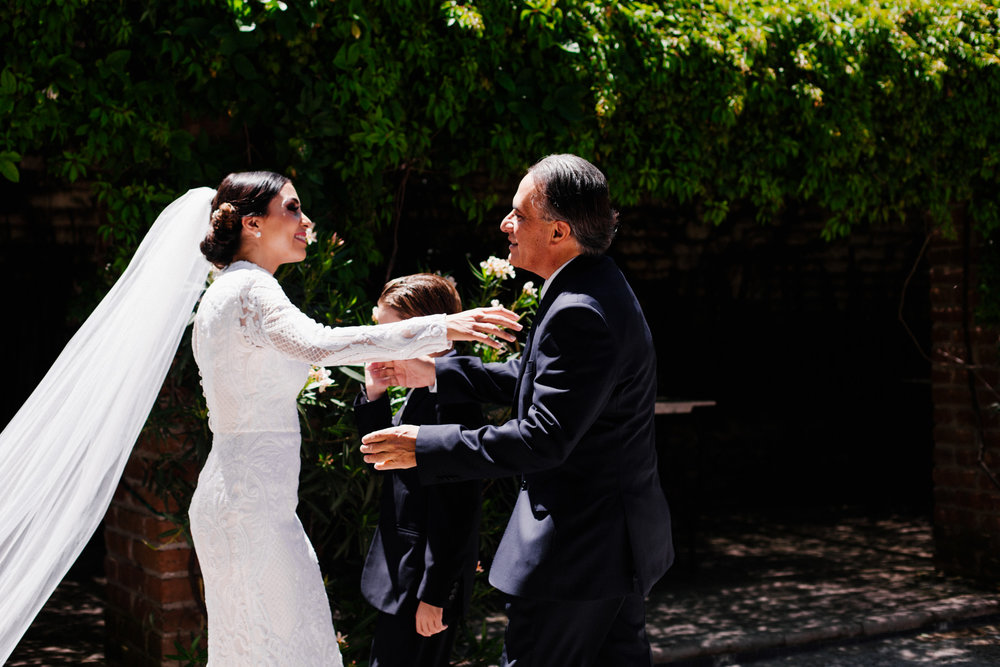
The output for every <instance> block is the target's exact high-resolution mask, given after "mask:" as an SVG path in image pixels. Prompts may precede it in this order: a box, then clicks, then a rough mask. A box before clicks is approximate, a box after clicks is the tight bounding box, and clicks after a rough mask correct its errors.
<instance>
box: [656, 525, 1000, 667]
mask: <svg viewBox="0 0 1000 667" xmlns="http://www.w3.org/2000/svg"><path fill="white" fill-rule="evenodd" d="M694 544H695V545H696V549H695V550H694V553H693V563H692V562H691V561H692V558H691V556H692V554H689V553H686V552H684V551H682V554H681V555H682V556H684V557H686V559H687V561H688V566H687V567H685V566H684V563H683V561H682V564H681V567H680V568H679V569H678V571H677V572H675V573H673V574H671V575H668V577H667V578H666V579H665V580H664V581H663V582H662V583H661V584H660V585H659V586H658V587H657V588H656V589H655V590H654V592H653V595H652V596H651V598H650V601H649V606H648V619H647V627H648V630H649V633H650V637H651V641H652V643H653V646H654V652H655V655H656V658H657V660H658V664H662V665H684V664H691V665H696V664H699V665H700V664H706V665H740V664H754V665H804V666H805V665H824V666H827V665H873V666H874V665H880V666H881V665H920V664H934V665H945V664H947V665H969V666H972V665H1000V633H998V632H997V628H998V625H997V623H998V622H1000V597H998V595H997V589H996V587H994V588H993V589H992V590H989V589H983V588H979V587H976V586H973V585H972V584H970V583H969V582H965V581H960V580H957V579H954V578H948V577H943V576H941V575H939V574H937V573H935V571H934V569H933V565H932V561H931V555H932V547H933V545H932V539H931V530H930V525H929V523H928V522H927V521H926V520H925V519H919V518H912V517H898V516H895V517H882V518H869V517H863V516H855V517H849V518H843V517H841V518H838V519H837V520H831V521H817V520H815V519H811V520H809V521H802V520H800V519H788V520H784V521H783V520H776V519H774V518H773V517H771V518H764V517H761V516H729V517H726V518H724V519H719V518H717V519H715V520H704V521H702V523H701V525H699V527H698V532H697V539H696V540H695V541H694ZM692 565H693V566H694V567H692Z"/></svg>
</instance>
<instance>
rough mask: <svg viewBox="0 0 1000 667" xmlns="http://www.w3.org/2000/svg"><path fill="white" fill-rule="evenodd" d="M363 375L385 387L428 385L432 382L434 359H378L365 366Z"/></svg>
mask: <svg viewBox="0 0 1000 667" xmlns="http://www.w3.org/2000/svg"><path fill="white" fill-rule="evenodd" d="M365 374H366V375H365V377H366V378H367V377H368V376H369V375H370V376H371V378H372V379H373V380H374V381H375V382H377V383H379V384H382V385H384V386H387V387H410V388H413V387H430V386H431V385H432V384H434V380H435V376H434V359H433V358H432V357H418V358H416V359H406V360H405V361H379V362H376V363H371V364H368V365H367V366H365Z"/></svg>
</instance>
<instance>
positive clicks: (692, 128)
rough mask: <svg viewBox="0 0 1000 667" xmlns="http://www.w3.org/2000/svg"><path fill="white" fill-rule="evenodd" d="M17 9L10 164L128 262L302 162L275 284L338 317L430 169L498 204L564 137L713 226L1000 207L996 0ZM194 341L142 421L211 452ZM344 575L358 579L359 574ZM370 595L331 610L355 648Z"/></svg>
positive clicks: (0, 108) (359, 314)
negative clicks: (302, 215) (197, 194)
mask: <svg viewBox="0 0 1000 667" xmlns="http://www.w3.org/2000/svg"><path fill="white" fill-rule="evenodd" d="M2 14H3V16H2V18H3V20H0V49H2V51H3V62H2V66H0V137H2V143H0V177H3V178H5V179H7V180H8V181H13V182H17V181H18V180H19V179H20V178H21V176H22V174H23V173H24V172H25V170H27V169H29V168H30V169H35V167H33V166H30V165H34V164H40V165H42V169H43V170H44V175H45V178H47V179H49V180H50V181H51V182H54V183H56V184H59V183H66V184H69V183H74V182H78V181H80V182H85V183H87V184H89V185H90V187H91V188H92V189H93V192H94V194H95V196H96V200H97V201H98V202H99V205H100V206H101V209H102V214H103V222H102V226H101V234H102V237H103V238H104V239H105V240H106V241H107V244H108V247H109V248H113V249H114V250H112V251H110V252H114V253H117V254H115V255H113V256H112V257H111V258H110V259H111V260H113V265H114V267H115V268H117V269H118V270H119V271H120V270H121V269H122V268H123V267H124V264H125V262H126V261H127V258H128V257H129V256H130V255H131V253H132V250H133V249H134V248H135V246H136V245H137V243H138V240H139V238H140V237H141V236H142V234H143V233H144V232H145V230H146V229H147V227H148V225H149V224H150V223H151V221H152V220H153V219H154V218H155V216H156V214H157V213H158V212H159V210H160V209H161V208H162V207H163V206H164V204H165V203H166V202H168V201H170V200H172V199H173V198H174V197H175V196H176V195H177V194H179V193H181V192H183V191H184V190H185V189H187V188H190V187H195V186H201V185H214V184H216V183H218V182H219V181H221V179H222V177H223V176H224V175H225V174H226V173H228V172H230V171H238V170H244V169H255V168H263V169H271V170H275V171H280V172H282V173H285V174H287V175H289V176H291V177H292V178H293V179H294V180H295V183H296V187H297V189H298V191H299V194H300V196H301V197H302V199H303V201H304V203H305V204H306V205H307V210H308V211H309V213H310V216H311V217H312V218H313V219H314V220H316V222H317V223H318V229H319V233H320V244H321V246H320V247H324V248H326V251H324V252H325V254H323V253H319V254H315V255H311V257H310V260H308V261H307V262H306V264H305V265H302V266H296V267H287V268H286V269H284V270H283V272H282V274H281V275H280V279H281V280H282V282H283V284H284V285H285V287H286V290H288V291H289V293H290V295H291V296H292V298H293V300H294V301H295V302H296V303H298V304H300V305H302V307H303V308H304V309H306V310H307V311H308V312H310V313H311V314H313V315H314V316H315V317H317V318H318V319H321V320H323V321H325V322H327V323H330V324H338V323H350V324H355V323H358V322H363V321H366V320H367V313H368V312H369V306H370V302H371V299H372V298H373V296H374V295H371V294H365V293H363V291H362V290H361V287H360V286H361V285H363V281H362V279H364V278H365V277H366V276H368V275H369V272H370V271H371V269H372V267H374V266H381V265H384V263H385V262H386V258H385V257H383V256H382V255H381V254H380V253H379V250H378V248H379V247H381V244H380V243H378V241H379V239H380V238H381V237H382V236H383V235H384V234H385V233H386V231H387V229H388V228H389V226H390V225H391V224H392V223H393V222H394V221H396V220H397V219H398V217H399V215H400V212H401V211H402V210H403V209H404V208H405V206H406V199H405V194H406V187H407V184H408V183H410V182H412V181H411V179H412V178H414V177H419V178H421V179H427V180H429V181H433V182H434V183H437V184H440V185H442V186H444V187H445V188H447V189H449V190H450V191H451V193H452V196H453V200H452V202H451V205H452V206H453V207H454V208H455V209H456V210H457V211H461V212H462V213H464V214H467V215H468V216H469V217H470V218H472V219H473V220H481V219H482V218H483V217H484V215H485V214H486V213H487V212H489V211H491V210H494V209H495V207H496V206H497V205H499V204H500V203H501V202H504V201H507V200H508V199H509V197H510V195H511V192H509V191H507V190H509V189H510V188H509V184H510V183H512V182H515V179H516V178H517V177H519V176H520V175H521V174H522V173H523V171H524V169H525V168H526V167H527V166H528V165H529V164H531V163H532V162H533V161H535V160H536V159H538V158H539V157H541V156H543V155H545V154H548V153H553V152H574V153H578V154H580V155H583V156H585V157H587V158H589V159H591V160H592V161H594V162H595V163H596V164H597V165H599V166H600V167H601V168H602V169H604V170H605V171H606V172H607V174H608V176H609V180H610V183H611V186H612V188H613V192H612V195H613V199H614V200H615V201H616V203H617V204H618V205H619V206H622V207H625V206H630V205H634V204H636V203H639V202H658V203H663V204H665V205H668V206H675V205H684V206H688V207H690V208H692V209H694V210H697V211H698V212H699V213H700V215H701V217H702V219H703V220H704V221H705V222H706V223H710V224H718V223H720V222H722V221H723V220H725V219H726V218H727V216H730V215H734V214H735V213H736V212H740V213H742V214H745V213H746V212H748V211H749V212H751V213H752V214H753V215H754V216H756V217H757V219H759V220H760V221H761V222H762V223H767V222H769V221H771V220H773V219H774V218H775V217H776V216H778V215H779V214H781V213H782V211H783V210H785V209H786V208H789V207H792V206H797V205H801V204H806V205H809V206H810V207H811V208H814V209H819V210H824V211H826V212H827V213H828V218H827V222H826V226H825V229H824V231H823V234H824V236H825V237H827V238H831V239H832V238H837V237H842V236H844V235H847V234H850V233H851V231H852V230H853V229H855V228H857V227H858V226H859V225H865V224H891V223H895V222H898V221H900V220H902V219H904V218H905V217H906V216H912V215H921V216H927V218H928V220H930V221H931V222H932V223H933V224H934V225H935V226H937V227H939V228H941V229H944V230H949V229H950V225H951V220H952V211H953V210H954V209H956V208H960V209H962V210H963V211H964V213H965V214H967V215H968V217H969V219H971V220H972V221H974V223H975V224H976V225H977V227H978V229H979V231H980V233H981V234H982V236H983V237H984V238H985V239H987V242H988V243H991V242H992V240H994V239H995V238H996V235H997V229H998V227H1000V207H998V203H997V192H998V191H1000V188H998V186H1000V174H998V162H1000V148H998V146H1000V113H997V101H998V100H1000V57H998V54H1000V41H998V40H1000V38H998V27H1000V3H998V2H997V1H996V0H990V1H988V2H986V1H973V0H896V1H881V2H864V3H862V2H855V1H848V0H789V1H784V0H782V1H778V0H754V1H743V2H736V1H732V0H717V1H715V2H690V1H687V0H684V1H681V0H663V1H660V2H610V1H584V0H520V1H514V0H475V1H473V0H470V1H467V2H462V1H459V0H433V1H432V0H425V1H422V2H421V1H417V0H395V1H387V0H335V1H334V0H296V1H294V2H293V1H291V0H289V2H287V3H286V2H281V1H278V0H225V1H223V0H146V1H144V2H141V3H140V2H98V1H95V0H11V1H9V2H8V3H7V5H6V6H5V8H4V9H3V10H2ZM495 183H504V184H506V185H505V186H504V187H505V188H506V189H501V190H496V189H494V184H495ZM334 230H336V231H338V232H339V233H340V234H341V235H342V236H343V237H344V238H346V239H347V240H348V244H347V246H346V247H345V249H344V251H343V252H342V253H340V254H338V256H337V261H336V262H333V261H332V255H331V254H330V253H333V252H334V251H335V250H336V247H335V245H336V243H335V237H333V235H332V232H333V231H334ZM434 233H441V234H444V233H447V231H446V230H434ZM322 244H325V245H322ZM990 247H992V246H990ZM994 255H996V253H987V256H988V257H992V256H994ZM431 268H436V267H431ZM986 268H987V269H988V267H986ZM997 273H998V272H997V271H992V272H991V271H990V270H986V271H983V275H985V276H993V275H995V274H997ZM991 280H992V279H991ZM984 287H986V288H988V287H990V285H985V286H984ZM984 293H986V294H994V295H995V293H996V289H995V288H994V289H992V290H990V289H986V291H985V292H984ZM998 312H1000V311H998ZM188 354H189V353H187V352H186V351H184V350H182V353H181V354H180V355H179V357H178V363H177V364H176V368H175V371H174V373H173V374H172V376H171V379H170V380H169V381H168V388H169V389H170V391H167V392H165V396H166V397H167V398H168V399H169V400H166V399H165V401H164V403H163V405H162V406H161V407H162V412H157V413H155V414H154V419H153V422H152V423H154V424H156V423H160V424H164V423H165V422H169V423H172V424H174V426H173V428H172V432H174V433H175V434H176V433H177V432H178V429H177V426H176V424H177V423H179V422H183V421H184V420H185V419H190V420H192V421H191V423H192V424H193V425H192V426H191V428H190V431H191V435H190V438H191V443H192V444H191V447H190V453H189V457H190V458H193V459H194V460H199V459H200V457H203V455H204V451H205V443H204V437H205V434H204V426H203V423H204V422H203V417H204V414H203V409H204V408H203V405H201V406H200V405H199V403H198V400H197V399H196V398H195V399H191V398H190V397H191V396H198V391H197V388H196V374H194V373H193V372H192V368H191V365H190V363H189V357H188V356H186V355H188ZM349 379H350V378H347V377H346V376H344V377H343V378H342V386H343V387H345V389H344V391H343V392H342V393H341V394H336V396H338V397H339V398H337V401H340V403H337V402H336V401H332V402H331V403H330V405H328V406H327V407H326V408H324V412H325V416H324V417H323V418H322V420H321V421H322V423H323V424H324V425H323V426H321V427H319V430H314V431H307V433H306V442H305V444H304V456H305V457H306V461H307V465H306V466H305V467H304V469H303V475H304V477H303V502H302V507H303V508H304V510H303V511H304V513H305V514H306V518H305V519H304V522H305V523H306V524H307V525H309V526H310V529H311V532H313V534H314V541H315V542H316V543H317V551H318V552H321V553H324V552H326V553H328V554H332V555H331V556H330V557H331V558H334V557H336V558H338V559H341V560H342V561H345V562H347V565H345V567H344V569H343V571H345V572H347V571H349V570H350V567H349V566H350V565H351V564H352V563H353V564H354V565H356V564H357V563H358V558H359V554H360V553H361V552H362V551H363V549H364V543H365V539H367V538H366V536H367V535H368V534H369V533H370V528H371V526H372V514H371V512H372V511H373V510H372V509H371V505H372V503H369V502H368V500H369V499H370V498H371V495H372V493H373V489H372V487H371V484H370V482H369V478H368V477H366V476H365V474H364V470H363V466H362V465H360V464H359V460H358V459H357V453H356V450H353V449H352V447H350V446H348V444H347V443H349V442H351V438H352V437H353V435H352V434H351V431H350V426H349V421H344V419H345V414H346V410H345V409H344V407H343V405H342V404H343V403H344V402H346V397H347V394H348V393H349V392H348V390H347V389H346V387H348V386H349V385H348V384H347V381H348V380H349ZM331 395H333V394H331ZM310 410H312V409H311V408H310ZM310 410H307V411H306V412H307V414H306V415H304V423H307V424H309V423H312V420H314V419H315V418H316V417H315V415H314V414H311V413H310ZM185 415H186V416H185ZM199 420H201V421H199ZM199 443H200V444H199ZM189 464H190V461H183V460H182V461H173V462H170V464H169V465H168V466H166V467H164V468H163V469H162V470H161V471H159V472H158V473H157V477H158V480H159V482H161V483H162V484H163V485H164V486H165V487H166V486H169V481H170V480H171V479H174V478H176V477H177V475H173V474H169V472H168V471H170V470H174V469H175V467H176V466H180V467H184V466H185V465H189ZM182 491H183V490H182ZM348 491H349V492H348ZM184 493H185V492H180V497H181V499H183V496H184ZM182 506H185V505H183V504H182ZM333 512H336V513H337V516H338V517H339V518H338V519H337V520H334V521H332V522H331V521H330V520H328V517H330V516H333V514H331V513H333ZM501 513H502V512H497V513H496V514H497V516H498V517H499V515H500V514H501ZM180 518H181V519H182V517H180ZM498 520H499V519H498ZM487 528H488V527H487ZM331 545H334V546H331ZM338 549H342V550H343V551H338ZM352 559H353V560H352ZM331 585H332V586H333V587H334V590H332V591H331V598H332V599H333V600H334V601H339V600H345V601H349V600H356V599H357V598H358V595H357V592H356V580H355V581H346V580H345V581H343V582H339V581H334V582H332V583H331ZM345 604H347V602H345ZM361 609H363V605H362V604H357V605H355V608H354V609H348V610H345V611H343V615H342V618H341V619H340V620H338V627H339V628H341V629H343V630H344V631H345V632H346V633H347V634H348V635H352V634H353V635H354V636H355V641H359V644H355V645H353V648H352V649H350V650H352V651H357V653H356V654H355V655H363V654H364V653H365V647H364V640H363V638H364V631H363V630H357V631H356V628H357V627H362V626H363V619H360V617H359V616H358V617H356V616H355V615H354V613H353V612H354V611H355V610H357V611H358V614H362V613H363V612H361V611H360V610H361ZM353 623H357V624H358V625H352V624H353Z"/></svg>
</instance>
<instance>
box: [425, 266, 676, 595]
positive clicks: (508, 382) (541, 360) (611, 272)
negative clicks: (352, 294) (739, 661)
mask: <svg viewBox="0 0 1000 667" xmlns="http://www.w3.org/2000/svg"><path fill="white" fill-rule="evenodd" d="M437 390H438V400H439V401H441V402H442V403H443V402H447V401H452V400H469V398H470V397H471V398H474V399H475V400H477V401H492V402H501V401H502V400H503V399H504V398H506V399H507V400H508V401H509V400H511V399H512V398H513V400H514V409H515V413H516V418H514V419H512V420H510V421H508V422H507V423H506V424H503V425H501V426H497V427H494V426H486V427H483V428H479V429H476V430H468V429H462V428H461V427H460V426H457V425H441V426H421V427H420V431H419V434H418V436H417V443H416V456H417V468H416V469H417V471H418V472H419V473H420V478H421V480H423V481H425V482H428V483H430V482H442V481H449V480H457V479H473V478H482V477H498V476H504V475H508V474H513V473H521V474H522V475H523V477H522V483H521V490H520V492H519V494H518V498H517V502H516V504H515V507H514V510H513V513H512V515H511V517H510V520H509V522H508V524H507V529H506V531H505V533H504V536H503V539H502V540H501V542H500V545H499V547H498V549H497V553H496V557H495V558H494V561H493V566H492V568H491V570H490V583H491V584H493V586H495V587H496V588H498V589H500V590H502V591H504V592H506V593H510V594H512V595H518V596H522V597H530V598H539V599H549V600H594V599H605V598H611V597H618V596H622V595H626V594H629V593H633V592H640V593H643V594H645V593H648V592H649V590H650V588H651V587H652V586H653V584H654V583H655V582H656V581H657V580H658V579H659V578H660V577H661V576H662V575H663V573H664V572H666V570H667V568H668V567H669V566H670V564H671V563H672V562H673V545H672V541H671V532H670V513H669V510H668V509H667V502H666V499H665V498H664V495H663V490H662V488H661V486H660V480H659V476H658V474H657V465H656V448H655V434H654V425H653V419H654V403H655V400H656V362H655V356H654V351H653V343H652V337H651V335H650V332H649V327H648V326H647V324H646V320H645V317H644V316H643V314H642V309H641V308H640V306H639V303H638V301H637V300H636V298H635V295H634V293H633V292H632V289H631V288H630V287H629V285H628V283H627V282H626V280H625V277H624V276H623V275H622V274H621V271H619V270H618V267H617V266H616V265H615V263H614V262H613V261H612V260H611V259H610V258H608V257H603V256H601V257H587V256H580V257H577V258H575V259H573V260H572V261H571V262H570V263H569V264H567V265H566V266H565V267H564V268H563V269H562V270H561V271H560V272H559V273H558V274H557V275H556V276H554V278H553V279H552V283H551V284H550V285H549V286H548V287H547V289H546V293H545V296H544V298H543V300H542V303H541V304H539V309H538V313H537V314H536V315H535V324H534V326H533V328H532V331H531V333H530V335H529V337H528V341H527V343H526V345H525V350H524V352H523V353H522V355H521V358H520V359H517V360H514V361H509V362H506V363H496V364H484V363H482V362H481V361H480V360H478V359H477V358H475V357H452V358H449V359H439V360H437Z"/></svg>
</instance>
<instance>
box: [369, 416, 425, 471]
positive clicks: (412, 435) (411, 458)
mask: <svg viewBox="0 0 1000 667" xmlns="http://www.w3.org/2000/svg"><path fill="white" fill-rule="evenodd" d="M419 430H420V429H419V427H417V426H410V425H409V424H402V425H400V426H391V427H389V428H384V429H382V430H381V431H372V432H371V433H369V434H368V435H366V436H365V437H363V438H361V452H362V453H363V454H364V455H365V463H374V464H375V470H403V469H405V468H415V467H416V466H417V453H416V451H417V432H418V431H419Z"/></svg>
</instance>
